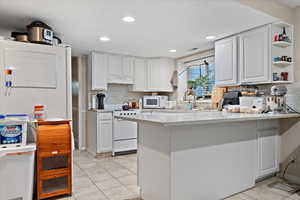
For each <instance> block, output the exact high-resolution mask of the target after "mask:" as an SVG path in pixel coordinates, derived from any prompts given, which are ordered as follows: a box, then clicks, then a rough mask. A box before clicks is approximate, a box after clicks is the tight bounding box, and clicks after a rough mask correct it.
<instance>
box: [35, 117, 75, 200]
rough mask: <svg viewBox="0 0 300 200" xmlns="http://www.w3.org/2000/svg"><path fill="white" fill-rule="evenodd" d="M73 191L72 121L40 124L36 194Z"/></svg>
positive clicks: (70, 192)
mask: <svg viewBox="0 0 300 200" xmlns="http://www.w3.org/2000/svg"><path fill="white" fill-rule="evenodd" d="M66 194H69V195H71V194H72V145H71V127H70V121H56V122H48V121H43V122H38V123H37V196H38V198H37V199H38V200H39V199H45V198H49V197H55V196H58V195H66Z"/></svg>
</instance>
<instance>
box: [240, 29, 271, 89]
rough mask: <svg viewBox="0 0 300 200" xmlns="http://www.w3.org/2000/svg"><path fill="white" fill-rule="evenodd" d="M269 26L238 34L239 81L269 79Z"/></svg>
mask: <svg viewBox="0 0 300 200" xmlns="http://www.w3.org/2000/svg"><path fill="white" fill-rule="evenodd" d="M269 35H270V26H264V27H262V28H258V29H255V30H252V31H249V32H246V33H244V34H242V35H240V40H239V49H240V55H239V58H240V69H241V71H240V73H241V83H264V82H269V81H270V76H271V73H270V60H271V55H270V36H269Z"/></svg>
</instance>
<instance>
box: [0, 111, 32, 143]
mask: <svg viewBox="0 0 300 200" xmlns="http://www.w3.org/2000/svg"><path fill="white" fill-rule="evenodd" d="M28 121H29V118H28V116H26V115H8V116H7V117H6V118H3V119H1V120H0V148H3V147H6V148H11V147H12V148H13V147H21V146H25V145H26V142H27V123H28Z"/></svg>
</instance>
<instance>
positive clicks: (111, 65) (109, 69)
mask: <svg viewBox="0 0 300 200" xmlns="http://www.w3.org/2000/svg"><path fill="white" fill-rule="evenodd" d="M174 69H175V61H174V59H169V58H142V57H132V56H124V55H118V54H109V53H98V52H92V53H91V54H90V56H89V72H88V74H89V77H90V78H89V79H90V80H91V81H90V87H89V88H90V90H107V84H110V83H111V84H128V85H132V87H131V89H132V91H136V92H172V91H173V88H172V85H171V83H170V80H171V77H172V74H173V71H174Z"/></svg>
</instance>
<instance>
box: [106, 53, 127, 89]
mask: <svg viewBox="0 0 300 200" xmlns="http://www.w3.org/2000/svg"><path fill="white" fill-rule="evenodd" d="M108 83H117V84H133V57H130V56H122V55H114V54H109V55H108Z"/></svg>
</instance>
